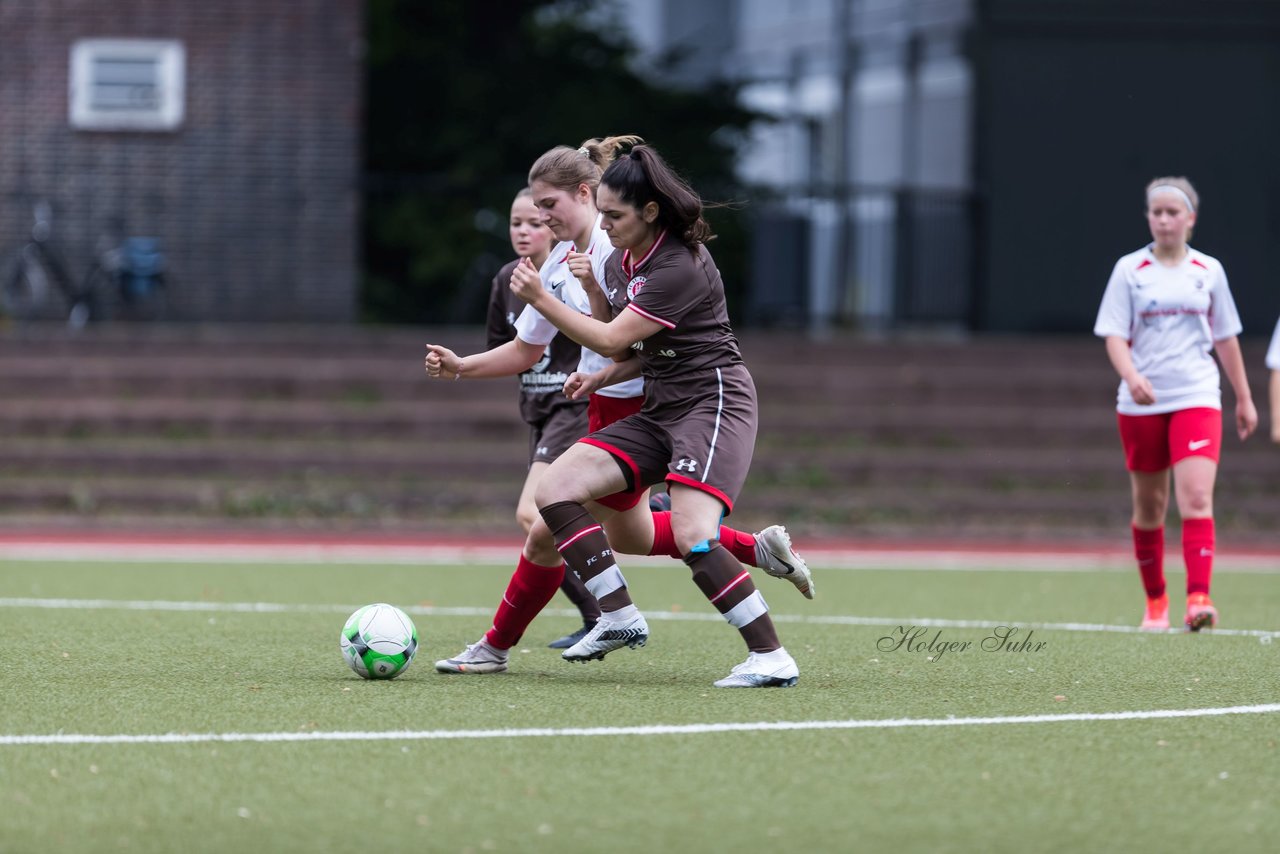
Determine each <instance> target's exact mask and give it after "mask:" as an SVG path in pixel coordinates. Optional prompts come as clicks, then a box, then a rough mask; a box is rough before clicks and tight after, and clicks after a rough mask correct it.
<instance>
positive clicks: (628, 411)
mask: <svg viewBox="0 0 1280 854" xmlns="http://www.w3.org/2000/svg"><path fill="white" fill-rule="evenodd" d="M643 406H644V395H643V394H642V395H640V396H639V397H605V396H604V395H602V394H593V395H591V397H590V403H588V404H587V432H588V433H594V432H596V431H597V430H603V429H604V428H605V427H608V426H609V425H610V424H612V423H613V422H615V421H621V420H622V419H624V418H626V417H627V416H628V415H635V414H636V413H637V412H639V411H640V408H641V407H643Z"/></svg>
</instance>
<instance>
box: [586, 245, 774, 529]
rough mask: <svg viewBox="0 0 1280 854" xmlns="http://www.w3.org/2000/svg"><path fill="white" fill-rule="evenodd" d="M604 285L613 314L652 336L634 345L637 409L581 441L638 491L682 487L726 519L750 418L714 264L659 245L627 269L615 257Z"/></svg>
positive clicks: (748, 383)
mask: <svg viewBox="0 0 1280 854" xmlns="http://www.w3.org/2000/svg"><path fill="white" fill-rule="evenodd" d="M605 276H606V292H607V293H608V294H609V298H610V301H611V302H612V303H613V305H614V308H615V309H617V310H619V311H635V312H638V313H639V314H640V315H642V316H643V317H645V318H647V319H649V320H652V321H654V322H655V323H658V324H660V326H661V328H660V329H659V330H658V331H657V332H655V333H654V334H653V335H651V336H649V337H648V338H646V339H644V340H643V341H640V342H638V343H637V344H635V345H634V347H635V349H636V351H637V353H638V355H639V357H640V360H641V366H642V370H643V373H644V376H645V404H644V409H642V410H641V411H640V413H639V414H638V415H635V416H632V417H630V418H625V419H623V420H622V421H620V422H617V423H616V424H613V425H610V426H609V427H606V428H605V429H604V430H601V431H599V432H597V433H593V434H592V436H591V438H590V439H588V440H586V441H588V442H590V443H591V444H593V445H596V446H598V447H601V448H604V449H606V450H608V451H610V452H611V453H613V454H614V455H615V456H617V457H618V458H619V459H621V460H622V462H623V464H624V466H626V467H627V468H628V469H629V470H630V471H631V472H632V474H633V476H634V477H635V478H636V480H637V481H639V482H640V483H645V484H652V483H658V482H660V481H662V480H668V481H675V482H678V483H684V484H687V485H689V486H693V487H695V488H698V489H702V490H703V491H705V492H710V493H712V494H714V495H716V496H717V497H719V498H720V499H721V500H722V501H723V502H724V504H725V506H726V508H727V509H729V510H732V509H733V502H734V500H735V499H736V497H737V494H738V492H739V491H740V490H741V488H742V485H743V483H744V482H745V481H746V477H747V472H748V470H749V469H750V467H751V457H752V453H753V450H754V447H755V436H756V423H757V415H758V413H757V407H756V393H755V385H754V384H753V382H752V380H751V374H750V373H749V372H748V371H747V368H746V365H745V364H744V363H743V361H742V353H741V351H740V350H739V348H738V339H737V337H736V336H735V335H734V334H733V329H732V327H730V325H729V313H728V309H727V307H726V305H725V296H724V285H723V283H722V282H721V279H720V272H719V270H717V269H716V265H715V261H713V260H712V258H711V254H710V253H709V252H708V251H707V249H706V247H704V246H701V245H699V246H697V247H696V248H694V249H690V248H689V247H687V246H685V245H683V244H682V243H680V242H679V241H678V240H675V239H673V238H670V237H666V238H665V239H661V238H660V239H659V241H658V243H656V244H655V245H654V247H653V248H652V249H651V250H650V251H649V253H648V254H646V256H645V257H644V258H642V259H639V260H638V261H636V262H635V263H634V264H633V263H632V261H631V259H630V256H629V255H628V254H626V253H618V252H615V253H614V254H613V257H612V258H610V260H609V266H608V267H607V269H606V271H605Z"/></svg>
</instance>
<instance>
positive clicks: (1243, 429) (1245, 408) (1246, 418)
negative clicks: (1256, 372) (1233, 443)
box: [1213, 335, 1258, 441]
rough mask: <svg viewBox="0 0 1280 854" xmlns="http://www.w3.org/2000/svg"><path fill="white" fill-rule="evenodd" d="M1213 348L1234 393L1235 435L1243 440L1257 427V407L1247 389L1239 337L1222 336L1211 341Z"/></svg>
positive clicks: (1246, 377)
mask: <svg viewBox="0 0 1280 854" xmlns="http://www.w3.org/2000/svg"><path fill="white" fill-rule="evenodd" d="M1213 349H1214V350H1215V351H1216V352H1217V354H1218V361H1219V362H1221V363H1222V371H1223V373H1225V374H1226V375H1227V380H1228V381H1230V383H1231V388H1232V390H1233V391H1234V392H1235V394H1236V435H1237V436H1239V437H1240V439H1241V440H1242V441H1243V440H1244V439H1247V438H1249V436H1250V434H1252V433H1253V431H1254V430H1256V429H1257V428H1258V408H1257V407H1256V406H1254V403H1253V394H1252V392H1250V391H1249V376H1248V374H1247V373H1246V372H1245V369H1244V356H1243V355H1242V354H1241V353H1240V339H1239V338H1237V337H1236V336H1234V335H1232V336H1231V337H1230V338H1223V339H1221V340H1218V341H1215V342H1213Z"/></svg>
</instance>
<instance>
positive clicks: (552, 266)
mask: <svg viewBox="0 0 1280 854" xmlns="http://www.w3.org/2000/svg"><path fill="white" fill-rule="evenodd" d="M571 251H576V248H575V247H574V244H573V241H572V240H565V241H562V242H560V243H557V244H556V245H555V246H554V247H552V249H551V254H550V255H548V256H547V261H546V263H545V264H543V265H542V269H541V270H539V271H538V275H539V276H541V277H542V286H543V287H544V288H546V289H547V290H549V291H551V293H553V294H555V295H556V296H557V297H559V298H560V301H561V302H563V303H564V304H565V305H567V306H569V307H570V308H572V309H573V310H575V311H577V312H579V313H581V314H585V315H588V316H590V315H591V301H590V300H589V299H587V293H586V291H584V290H583V289H582V283H581V282H579V281H578V278H577V277H576V276H574V275H573V274H572V273H570V272H569V265H568V264H566V263H565V261H567V260H568V258H569V252H571ZM587 254H588V255H590V256H591V270H592V272H593V273H594V274H595V277H596V281H597V282H599V283H600V286H601V287H604V266H605V263H604V262H605V261H607V260H608V259H609V256H610V255H611V254H613V244H612V243H610V242H609V236H608V235H607V234H605V233H604V230H603V229H601V228H600V217H597V218H596V225H595V228H594V229H593V230H592V232H591V244H590V245H589V246H588V247H587ZM601 319H602V320H604V321H605V322H606V323H607V322H608V321H609V319H610V318H607V317H605V318H601ZM559 331H560V330H559V329H557V328H556V327H555V325H554V324H553V323H551V321H549V320H547V319H546V318H545V317H543V316H542V312H540V311H538V310H537V309H535V308H534V307H533V306H531V305H529V306H525V309H524V311H522V312H520V316H519V317H518V318H516V335H517V336H518V337H519V338H520V340H521V341H525V342H528V343H529V344H544V345H545V344H549V343H550V342H551V339H552V338H555V337H556V333H557V332H559ZM612 362H613V360H612V359H610V358H609V357H607V356H602V355H600V354H599V353H597V352H596V351H594V350H589V349H587V348H586V347H583V348H582V357H581V358H580V359H579V360H578V370H579V371H581V372H583V373H584V374H594V373H595V372H596V371H599V370H601V369H603V368H605V367H606V366H608V365H610V364H612ZM596 394H599V395H601V396H603V397H617V398H626V397H640V396H641V395H642V394H644V378H643V377H636V378H635V379H631V380H627V381H626V382H620V383H617V384H616V385H611V386H605V387H604V388H602V389H600V390H599V391H597V392H596Z"/></svg>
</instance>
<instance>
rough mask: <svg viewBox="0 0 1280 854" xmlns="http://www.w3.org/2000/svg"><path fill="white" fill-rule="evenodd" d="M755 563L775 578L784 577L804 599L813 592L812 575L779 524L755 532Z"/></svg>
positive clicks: (784, 529)
mask: <svg viewBox="0 0 1280 854" xmlns="http://www.w3.org/2000/svg"><path fill="white" fill-rule="evenodd" d="M755 536H756V563H757V564H759V565H760V568H761V569H763V570H764V571H765V572H767V573H769V574H770V575H772V576H773V577H775V578H785V579H786V580H787V581H790V582H791V583H792V584H794V585H795V586H796V589H797V590H799V591H800V593H801V594H802V595H803V596H804V598H806V599H812V598H813V594H814V585H813V575H812V574H811V573H810V572H809V566H808V565H807V564H806V563H805V562H804V558H802V557H800V555H798V554H796V550H795V549H793V548H791V536H790V535H789V534H788V533H787V529H786V528H784V527H782V526H781V525H770V526H769V527H767V528H765V529H764V530H763V531H761V532H760V533H758V534H756V535H755Z"/></svg>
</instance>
